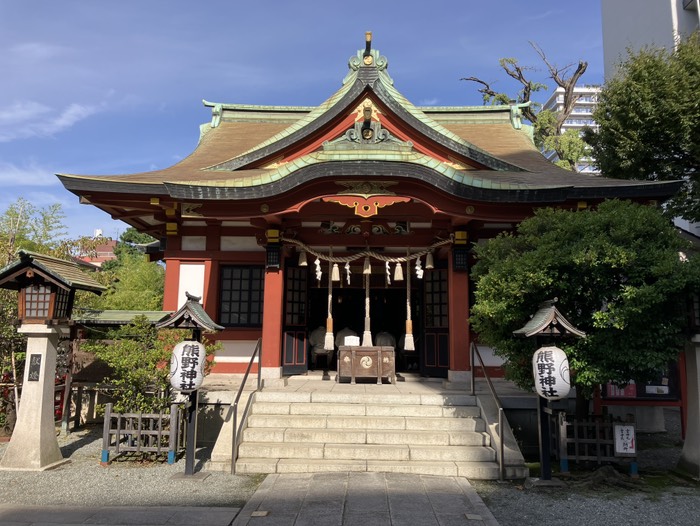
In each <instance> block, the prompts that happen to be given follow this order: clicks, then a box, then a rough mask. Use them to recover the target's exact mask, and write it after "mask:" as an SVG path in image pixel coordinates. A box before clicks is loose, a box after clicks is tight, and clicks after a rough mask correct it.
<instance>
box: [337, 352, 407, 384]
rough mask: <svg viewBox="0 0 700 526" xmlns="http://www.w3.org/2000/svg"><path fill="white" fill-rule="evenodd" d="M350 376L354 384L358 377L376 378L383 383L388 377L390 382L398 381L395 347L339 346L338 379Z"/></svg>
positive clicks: (379, 382)
mask: <svg viewBox="0 0 700 526" xmlns="http://www.w3.org/2000/svg"><path fill="white" fill-rule="evenodd" d="M348 377H349V378H350V383H351V384H354V383H355V379H356V378H376V379H377V383H378V384H381V383H382V378H386V379H387V380H388V381H389V382H390V383H395V382H396V361H395V359H394V348H393V347H349V346H341V347H339V348H338V381H339V382H340V381H341V379H342V378H348Z"/></svg>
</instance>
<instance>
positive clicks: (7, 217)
mask: <svg viewBox="0 0 700 526" xmlns="http://www.w3.org/2000/svg"><path fill="white" fill-rule="evenodd" d="M64 218H65V215H64V213H63V210H62V208H61V206H60V205H59V204H54V205H50V206H47V207H45V208H39V207H36V206H34V205H33V204H31V203H30V202H29V201H27V200H26V199H24V198H21V197H20V198H19V199H18V200H17V201H15V202H14V203H12V204H10V205H9V206H8V208H7V209H6V210H5V211H4V212H3V213H2V214H0V266H5V265H7V264H8V263H10V262H12V261H13V260H14V259H15V257H16V253H17V251H18V250H19V249H25V250H31V251H34V252H39V253H42V254H47V255H50V256H55V257H59V258H63V259H66V258H69V257H70V256H77V255H79V254H86V253H90V252H92V251H94V250H95V247H96V244H97V242H99V240H94V239H90V238H87V237H81V238H78V239H69V238H67V237H66V227H65V224H64V223H63V221H64ZM85 294H88V293H85ZM90 295H93V296H94V294H90ZM16 320H17V292H16V291H12V290H7V289H0V378H2V377H4V379H5V380H6V381H7V382H12V381H13V378H16V379H19V378H21V377H22V370H23V360H24V351H25V348H26V338H25V337H24V336H23V335H21V334H18V333H17V328H16V326H15V321H16ZM13 358H14V360H13ZM13 361H14V366H13ZM6 394H8V392H7V391H6V390H0V395H2V396H4V395H6ZM5 398H6V399H8V398H9V396H5ZM0 405H3V404H0ZM11 405H12V404H6V406H5V407H6V408H7V407H8V406H11ZM2 420H3V415H0V425H1V424H2V423H3V422H2Z"/></svg>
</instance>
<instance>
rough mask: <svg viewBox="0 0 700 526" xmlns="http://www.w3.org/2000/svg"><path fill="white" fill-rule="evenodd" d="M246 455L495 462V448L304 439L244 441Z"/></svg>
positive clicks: (258, 456)
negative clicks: (299, 440) (305, 440)
mask: <svg viewBox="0 0 700 526" xmlns="http://www.w3.org/2000/svg"><path fill="white" fill-rule="evenodd" d="M239 455H240V457H244V458H246V457H247V458H279V459H284V458H299V459H309V460H310V459H326V460H368V461H369V460H415V461H424V462H442V461H455V462H484V461H495V451H494V450H493V449H491V448H490V447H484V446H415V445H407V444H347V443H346V444H330V443H329V444H313V443H312V444H309V443H303V442H280V443H275V442H245V441H244V442H243V443H241V445H240V448H239Z"/></svg>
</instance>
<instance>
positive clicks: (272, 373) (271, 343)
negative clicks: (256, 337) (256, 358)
mask: <svg viewBox="0 0 700 526" xmlns="http://www.w3.org/2000/svg"><path fill="white" fill-rule="evenodd" d="M263 305H264V307H263V326H262V367H263V376H266V377H268V378H279V377H281V376H282V322H283V320H282V317H283V314H284V271H283V269H282V268H279V269H274V268H270V269H267V270H266V271H265V292H264V304H263ZM266 368H267V369H268V370H267V371H265V369H266Z"/></svg>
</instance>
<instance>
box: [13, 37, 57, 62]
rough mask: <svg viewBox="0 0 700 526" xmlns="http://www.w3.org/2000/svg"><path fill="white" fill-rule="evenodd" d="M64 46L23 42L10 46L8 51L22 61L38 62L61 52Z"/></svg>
mask: <svg viewBox="0 0 700 526" xmlns="http://www.w3.org/2000/svg"><path fill="white" fill-rule="evenodd" d="M65 49H66V48H64V47H62V46H57V45H52V44H47V43H45V42H24V43H22V44H17V45H16V46H12V47H11V48H10V53H11V54H12V55H14V57H15V58H17V59H19V60H21V61H22V62H39V61H45V60H48V59H53V58H55V57H57V56H58V55H61V54H63V52H64V51H65Z"/></svg>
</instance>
